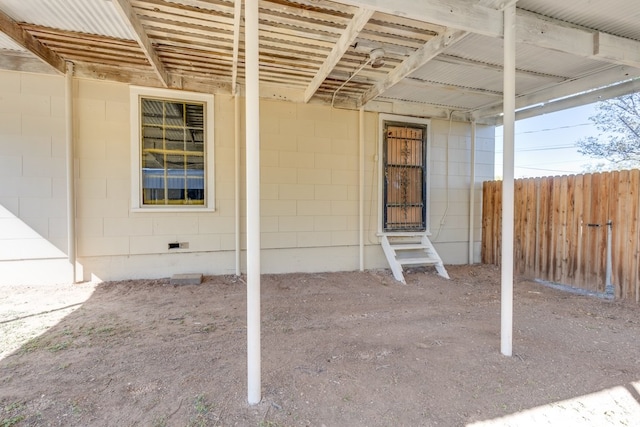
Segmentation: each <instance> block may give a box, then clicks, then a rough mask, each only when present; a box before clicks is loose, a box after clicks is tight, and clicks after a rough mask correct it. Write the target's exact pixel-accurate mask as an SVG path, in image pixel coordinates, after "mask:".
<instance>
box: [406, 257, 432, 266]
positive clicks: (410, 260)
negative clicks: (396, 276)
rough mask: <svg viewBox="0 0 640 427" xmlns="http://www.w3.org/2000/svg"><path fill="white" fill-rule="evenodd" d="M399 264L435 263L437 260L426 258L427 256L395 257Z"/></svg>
mask: <svg viewBox="0 0 640 427" xmlns="http://www.w3.org/2000/svg"><path fill="white" fill-rule="evenodd" d="M396 260H397V261H398V263H399V264H402V265H419V264H422V265H433V264H437V263H438V262H439V260H437V259H433V258H428V257H420V258H396Z"/></svg>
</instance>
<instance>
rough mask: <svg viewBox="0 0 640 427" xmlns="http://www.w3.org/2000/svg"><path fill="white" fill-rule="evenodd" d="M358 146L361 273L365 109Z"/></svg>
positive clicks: (361, 264)
mask: <svg viewBox="0 0 640 427" xmlns="http://www.w3.org/2000/svg"><path fill="white" fill-rule="evenodd" d="M358 125H359V130H358V145H359V152H360V155H359V157H360V159H359V165H358V169H359V171H358V172H359V174H358V188H359V190H358V229H359V233H360V234H359V237H360V271H364V108H362V107H360V110H359V113H358Z"/></svg>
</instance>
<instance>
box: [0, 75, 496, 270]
mask: <svg viewBox="0 0 640 427" xmlns="http://www.w3.org/2000/svg"><path fill="white" fill-rule="evenodd" d="M0 87H2V88H5V87H6V88H10V89H11V90H13V92H5V91H3V92H2V95H0V96H1V97H2V102H1V103H0V108H2V109H3V110H2V111H3V114H2V115H1V116H0V164H1V165H2V166H3V167H2V169H1V172H0V173H2V176H3V180H4V182H5V183H11V185H10V186H7V185H3V186H2V189H1V190H0V204H1V205H2V207H3V208H4V209H5V210H6V211H8V212H10V214H11V215H13V217H14V218H13V221H14V222H15V221H18V222H23V223H25V224H27V225H30V226H31V227H33V229H34V231H35V233H36V234H37V235H38V236H39V237H40V238H42V239H41V240H43V241H44V242H50V243H52V244H53V246H54V247H55V248H58V252H57V255H56V256H64V253H65V252H66V223H65V221H66V220H65V216H66V210H65V209H66V205H65V204H66V196H65V184H64V183H65V166H64V165H65V162H64V79H63V78H61V77H48V76H38V75H32V74H21V73H12V72H1V73H0ZM16 87H18V88H19V90H17V91H16V89H15V88H16ZM10 93H11V95H9V94H10ZM16 106H20V110H17V109H16ZM129 107H130V106H129V87H128V86H127V85H124V84H118V83H108V82H100V81H92V80H74V111H75V114H74V124H75V150H76V167H77V170H76V174H77V177H76V178H77V181H76V182H77V249H78V257H79V262H80V264H81V266H82V271H83V275H84V278H85V279H90V278H99V279H103V280H105V279H120V278H135V277H166V276H170V275H172V274H176V273H185V272H201V273H204V274H231V273H234V272H235V265H234V244H235V237H234V126H233V123H234V100H233V98H231V97H229V96H223V95H216V97H215V185H216V210H215V212H186V213H185V212H181V213H178V212H134V211H131V209H130V199H131V180H130V177H131V164H130V157H131V155H130V144H131V142H130V136H129ZM260 108H261V123H260V128H261V147H262V150H261V168H262V169H261V180H262V185H261V195H262V202H261V203H262V222H261V224H262V247H263V249H264V250H263V254H262V268H263V271H264V272H265V273H277V272H286V271H327V270H353V269H357V268H358V265H359V258H358V112H357V111H348V110H340V109H331V108H328V107H325V106H319V105H313V104H310V105H309V104H295V103H286V102H279V101H268V100H263V101H262V102H261V104H260ZM17 122H19V123H20V125H17V124H16V123H17ZM241 129H242V135H241V141H243V140H244V121H243V123H242V126H241ZM378 133H379V132H378V114H376V113H366V114H365V144H366V146H365V170H366V173H365V189H364V194H365V203H364V212H365V222H364V223H365V229H366V235H365V245H366V250H365V267H366V268H380V267H386V261H385V260H384V257H383V255H382V250H381V248H380V246H379V244H378V237H377V235H376V233H377V230H378V205H377V204H378V200H377V198H378V180H379V161H380V160H381V158H380V156H379V155H378V142H379V141H378V139H379V135H378ZM15 141H20V144H21V145H20V147H21V149H20V150H18V151H16V150H17V149H16V147H15ZM493 143H494V142H493V128H490V127H481V126H478V131H477V145H476V148H477V155H476V185H475V186H476V200H475V205H476V209H475V212H476V227H475V229H476V233H475V234H476V235H475V238H474V240H475V246H476V248H477V250H476V260H475V261H478V260H479V244H480V243H479V242H480V235H479V234H480V203H481V201H480V187H481V182H482V181H483V180H486V179H492V177H493ZM470 147H471V127H470V125H469V124H464V123H456V122H453V123H451V124H450V123H449V122H448V121H440V120H432V121H431V151H430V159H429V168H430V174H431V175H430V176H431V189H430V202H431V206H430V217H429V218H430V229H431V232H432V240H433V241H434V242H435V243H436V248H437V249H438V250H439V252H440V253H441V256H442V257H443V259H444V261H445V263H466V262H467V261H468V259H467V252H468V249H467V248H468V224H469V221H468V212H469V186H470V159H471V154H470ZM18 160H19V162H18ZM18 163H19V164H20V165H21V166H20V167H19V168H18V167H17V166H16V164H18ZM242 163H244V150H242ZM447 173H448V174H449V178H448V179H447ZM241 176H242V177H243V178H242V183H241V195H242V198H244V193H245V189H244V185H245V184H244V169H243V170H242V171H241ZM39 206H44V208H39ZM241 209H244V203H242V204H241ZM5 216H6V215H5ZM2 219H3V220H5V219H6V218H2ZM45 225H46V226H45ZM242 230H243V233H244V227H242ZM244 240H245V236H244V234H243V235H242V238H241V241H244ZM170 242H187V243H188V244H189V248H188V249H178V250H169V249H168V243H170ZM243 245H244V244H243ZM5 258H6V255H5ZM243 260H244V254H243ZM243 262H244V261H243ZM0 263H2V262H1V261H0Z"/></svg>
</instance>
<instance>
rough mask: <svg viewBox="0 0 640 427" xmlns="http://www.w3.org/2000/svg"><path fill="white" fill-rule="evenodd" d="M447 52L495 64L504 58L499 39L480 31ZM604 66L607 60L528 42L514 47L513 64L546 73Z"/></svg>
mask: <svg viewBox="0 0 640 427" xmlns="http://www.w3.org/2000/svg"><path fill="white" fill-rule="evenodd" d="M447 54H448V55H452V56H458V57H461V58H464V59H468V60H472V61H477V62H485V63H487V64H492V65H496V66H499V67H502V64H503V60H504V57H503V55H504V53H503V44H502V40H495V39H492V38H490V37H486V36H481V35H470V36H468V37H466V38H465V39H464V40H462V41H460V42H459V43H456V44H455V45H453V46H452V47H450V48H449V49H447ZM607 66H608V64H605V63H603V62H600V61H597V60H593V59H590V58H582V57H580V56H575V55H570V54H568V53H563V52H558V51H554V50H550V49H544V48H542V47H538V46H533V45H528V44H522V43H520V44H518V46H517V50H516V68H518V69H520V70H526V71H529V72H532V73H540V74H546V75H549V76H559V77H564V78H574V77H576V76H581V75H584V74H586V73H590V72H593V70H594V69H598V70H600V69H602V68H603V67H604V68H606V67H607Z"/></svg>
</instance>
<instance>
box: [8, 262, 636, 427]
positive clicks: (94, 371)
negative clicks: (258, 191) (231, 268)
mask: <svg viewBox="0 0 640 427" xmlns="http://www.w3.org/2000/svg"><path fill="white" fill-rule="evenodd" d="M448 270H449V274H450V275H451V280H445V279H443V278H441V277H439V276H437V275H436V274H435V272H434V271H433V270H432V269H431V268H426V269H414V270H413V271H411V272H409V273H408V274H407V282H408V283H409V284H408V285H406V286H404V285H400V284H398V283H397V282H395V281H394V280H393V277H392V276H391V275H390V273H389V272H388V271H385V270H380V271H367V272H362V273H361V272H350V273H322V274H287V275H267V276H263V278H262V401H261V403H259V404H257V405H252V406H251V405H248V404H247V391H246V312H245V306H246V292H245V283H244V281H243V280H242V279H241V278H237V277H233V276H224V277H205V280H204V282H203V283H202V284H200V285H191V286H172V285H170V284H169V280H168V279H166V280H137V281H122V282H109V283H102V284H99V285H95V284H79V285H58V286H52V287H31V286H11V287H3V288H2V289H0V350H1V352H0V426H2V427H9V426H259V427H275V426H325V427H330V426H471V425H473V426H498V425H500V426H507V425H514V426H515V425H518V426H519V425H536V426H537V425H563V426H565V425H567V426H568V425H585V426H586V425H626V426H639V425H640V394H639V391H640V307H639V306H637V305H636V304H633V303H626V304H625V303H621V302H611V301H605V300H601V299H597V298H593V297H586V296H580V295H575V294H572V293H567V292H562V291H559V290H556V289H551V288H549V287H546V286H543V285H541V284H539V283H535V282H532V281H525V280H518V281H516V286H515V304H514V331H513V348H514V356H513V357H505V356H502V355H501V354H500V271H499V269H497V268H496V267H492V266H450V267H448ZM533 408H537V409H533ZM506 416H509V417H506ZM505 417H506V418H505ZM536 417H537V418H536ZM554 417H556V418H554ZM536 420H537V421H536ZM559 420H563V421H562V423H560V421H559ZM527 422H530V423H532V424H527Z"/></svg>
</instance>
